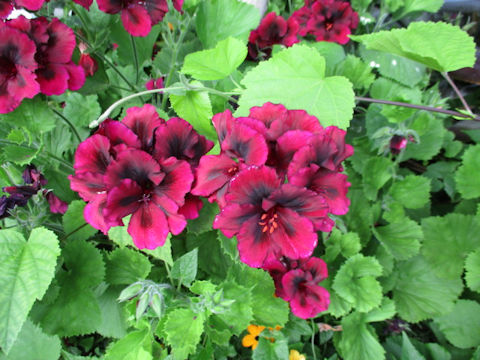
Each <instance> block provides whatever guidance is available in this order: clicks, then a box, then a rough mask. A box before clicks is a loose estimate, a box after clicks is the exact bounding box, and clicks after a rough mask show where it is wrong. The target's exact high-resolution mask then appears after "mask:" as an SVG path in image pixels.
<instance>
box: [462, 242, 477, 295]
mask: <svg viewBox="0 0 480 360" xmlns="http://www.w3.org/2000/svg"><path fill="white" fill-rule="evenodd" d="M465 271H466V272H465V281H466V282H467V285H468V287H469V288H470V289H472V290H474V291H477V292H480V249H477V250H475V251H474V252H472V253H470V254H469V255H468V256H467V260H466V261H465Z"/></svg>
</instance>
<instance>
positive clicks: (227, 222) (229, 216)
mask: <svg viewBox="0 0 480 360" xmlns="http://www.w3.org/2000/svg"><path fill="white" fill-rule="evenodd" d="M252 217H255V218H259V209H258V208H257V207H255V206H253V205H249V204H246V205H238V204H229V205H227V206H225V207H224V208H223V209H222V210H221V211H220V213H219V214H218V215H217V216H216V217H215V220H214V221H213V228H214V229H220V230H221V231H222V233H223V234H224V235H225V236H226V237H229V238H231V237H232V236H234V235H236V234H238V232H239V231H240V229H241V227H242V225H243V224H244V223H245V221H247V220H249V219H250V218H252Z"/></svg>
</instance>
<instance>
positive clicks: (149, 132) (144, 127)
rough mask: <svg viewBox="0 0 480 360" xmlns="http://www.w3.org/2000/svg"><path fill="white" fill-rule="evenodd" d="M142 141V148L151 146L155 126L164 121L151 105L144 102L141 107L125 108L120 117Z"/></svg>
mask: <svg viewBox="0 0 480 360" xmlns="http://www.w3.org/2000/svg"><path fill="white" fill-rule="evenodd" d="M122 123H124V124H125V125H127V126H128V127H129V128H130V129H131V130H132V131H133V132H134V133H135V134H137V136H138V138H139V139H140V141H141V143H142V149H150V148H151V147H152V146H153V134H154V131H155V129H156V128H157V127H159V126H161V125H162V124H164V123H165V120H163V119H160V118H159V117H158V114H157V110H156V109H155V107H154V106H153V105H150V104H145V105H143V106H142V107H136V106H134V107H131V108H128V109H127V115H126V116H125V117H124V118H123V119H122Z"/></svg>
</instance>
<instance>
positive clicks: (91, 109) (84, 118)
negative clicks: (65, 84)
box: [63, 93, 102, 140]
mask: <svg viewBox="0 0 480 360" xmlns="http://www.w3.org/2000/svg"><path fill="white" fill-rule="evenodd" d="M101 113H102V109H101V108H100V104H99V103H98V96H97V95H88V96H83V95H80V94H78V93H72V94H69V95H68V96H67V97H66V99H65V108H64V109H63V115H64V116H65V117H66V118H67V119H68V120H69V121H70V122H71V123H72V124H73V125H74V126H75V128H76V129H77V131H78V132H79V133H80V134H81V137H82V140H83V139H84V138H86V137H87V136H88V135H89V133H90V131H89V129H88V125H89V124H90V123H91V122H92V121H94V120H97V119H98V117H99V116H100V115H101Z"/></svg>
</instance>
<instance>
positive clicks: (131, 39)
mask: <svg viewBox="0 0 480 360" xmlns="http://www.w3.org/2000/svg"><path fill="white" fill-rule="evenodd" d="M130 41H131V42H132V50H133V61H134V63H135V85H138V75H139V74H138V73H139V71H140V69H139V64H138V55H137V46H136V45H135V39H134V38H133V36H132V35H130Z"/></svg>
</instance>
